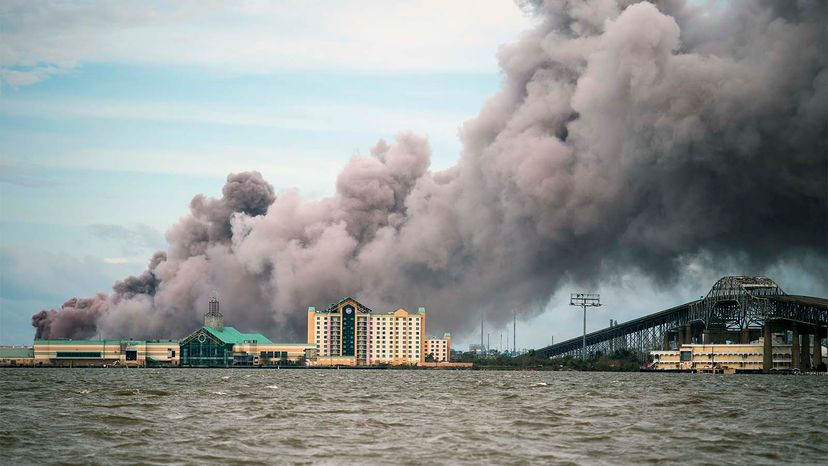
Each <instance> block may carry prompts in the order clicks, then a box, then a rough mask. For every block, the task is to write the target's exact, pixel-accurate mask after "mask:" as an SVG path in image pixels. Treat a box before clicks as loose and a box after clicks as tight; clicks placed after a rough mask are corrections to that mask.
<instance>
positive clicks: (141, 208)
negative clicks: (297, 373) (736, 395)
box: [0, 0, 824, 348]
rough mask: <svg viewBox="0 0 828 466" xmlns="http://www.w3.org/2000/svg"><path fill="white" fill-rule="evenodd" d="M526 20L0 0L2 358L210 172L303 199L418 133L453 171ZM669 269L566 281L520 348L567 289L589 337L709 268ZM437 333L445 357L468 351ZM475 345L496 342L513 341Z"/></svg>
mask: <svg viewBox="0 0 828 466" xmlns="http://www.w3.org/2000/svg"><path fill="white" fill-rule="evenodd" d="M472 12H473V14H472ZM534 21H536V19H534V18H533V17H531V16H530V15H527V14H526V13H525V12H524V11H521V9H519V8H518V7H517V6H515V5H514V4H513V3H511V2H507V1H467V0H458V1H451V2H441V1H427V0H420V1H409V2H383V1H374V2H371V1H360V2H324V3H323V2H314V1H284V2H255V1H254V2H239V3H232V4H228V3H224V2H201V1H199V2H175V3H168V2H134V3H128V4H124V3H119V4H113V3H103V4H98V3H88V2H72V3H63V2H57V3H54V4H48V5H47V4H40V3H35V4H32V3H30V2H4V3H3V5H2V6H0V63H2V70H0V78H2V79H1V80H0V344H3V345H20V344H29V343H31V341H32V336H33V331H34V330H33V328H32V327H31V315H32V314H33V313H35V312H37V311H39V310H41V309H47V308H54V307H57V306H60V304H61V303H62V302H63V301H65V300H66V299H67V298H68V297H71V296H78V297H81V296H91V295H94V293H95V292H98V291H108V290H110V288H111V286H112V284H113V283H114V282H115V281H116V280H119V279H122V278H123V277H125V276H127V275H135V274H139V273H141V272H142V271H143V270H144V269H145V268H146V265H147V261H148V260H149V258H150V256H151V255H152V253H153V252H155V251H157V250H159V249H164V248H165V245H166V240H165V237H164V234H165V232H166V230H167V228H169V227H170V226H171V225H172V224H173V223H175V222H176V221H177V220H178V219H179V218H180V217H182V216H183V215H185V214H186V213H187V212H188V204H189V202H190V200H191V199H192V198H193V196H194V195H196V194H198V193H203V194H205V195H208V196H219V195H220V193H221V189H222V186H223V184H224V182H225V178H226V176H227V174H228V173H231V172H240V171H248V170H256V171H259V172H261V173H262V175H263V177H264V179H265V180H267V181H268V182H270V183H271V184H272V185H273V186H274V188H275V191H276V192H277V194H278V193H283V192H286V191H288V190H296V191H298V192H299V193H300V194H301V195H302V196H303V197H305V198H309V199H321V198H323V197H325V196H329V195H331V194H332V193H333V192H334V189H335V186H336V178H337V174H338V173H339V172H340V171H341V170H342V169H343V167H345V165H346V164H347V163H348V161H349V160H350V158H351V157H352V156H353V155H354V154H365V153H367V152H368V150H369V148H370V147H372V146H373V145H374V144H375V143H376V142H377V140H378V139H380V138H385V139H392V138H393V136H394V135H395V134H397V133H398V132H399V131H401V130H410V131H413V132H415V133H418V134H422V135H425V136H427V137H428V140H429V143H430V145H431V149H432V154H433V155H432V158H431V170H434V171H436V170H441V169H445V168H448V167H451V166H452V165H453V164H455V163H456V161H457V160H458V158H459V155H460V151H461V143H460V140H459V139H458V130H459V128H460V127H461V125H462V124H463V122H464V121H467V120H469V119H470V118H472V117H474V116H475V115H477V113H478V112H479V111H480V109H481V108H482V107H483V105H484V104H485V103H486V101H487V99H488V98H489V97H491V96H492V95H493V94H494V93H495V92H496V91H497V89H498V88H499V87H500V84H501V79H502V75H501V72H500V68H499V66H498V62H497V51H498V49H499V47H501V46H502V45H503V44H507V43H510V42H513V41H514V40H516V39H517V38H518V37H519V36H520V34H521V33H522V32H523V31H525V30H527V29H528V28H529V27H531V26H532V24H533V22H534ZM724 268H727V267H724ZM685 270H686V272H685V274H686V275H687V280H686V284H682V282H680V283H679V285H678V286H675V287H671V288H669V289H662V288H660V287H659V286H658V285H656V284H654V283H652V282H651V281H650V280H649V279H646V278H644V277H641V276H639V275H637V274H636V273H635V271H630V272H629V275H620V276H618V277H617V279H616V280H615V281H610V282H607V283H605V284H604V285H602V286H601V287H600V289H596V290H581V289H574V288H573V287H574V285H573V287H567V286H564V287H562V288H561V290H560V291H559V292H558V293H557V294H555V295H554V296H553V297H552V299H551V300H550V302H549V304H548V305H547V306H546V310H545V311H544V312H543V313H541V314H539V315H536V316H535V317H532V318H531V319H523V318H522V319H521V320H520V321H518V328H517V334H518V346H519V347H524V348H528V347H539V346H543V345H546V344H548V343H550V342H551V341H552V339H553V338H554V339H555V341H562V340H564V339H567V338H571V337H574V336H577V335H578V334H579V333H580V329H581V314H580V311H579V310H578V309H575V308H570V307H569V306H568V293H569V292H570V291H572V292H575V291H600V292H601V293H602V296H603V298H604V302H605V306H604V307H602V308H599V309H597V310H594V311H590V320H589V324H588V329H591V330H595V329H599V328H603V327H605V326H606V325H607V323H608V322H609V320H610V319H615V320H621V321H624V320H628V319H631V318H635V317H639V316H641V315H645V314H649V313H651V312H655V311H658V310H661V309H663V308H666V307H671V306H674V305H677V304H681V303H683V302H686V301H689V300H691V299H695V298H697V297H698V296H699V295H703V294H705V293H706V292H707V288H709V286H712V284H713V282H714V281H715V280H716V279H717V278H719V274H720V273H721V270H722V268H721V267H720V268H719V269H717V270H716V271H715V272H713V271H709V270H706V269H704V268H703V267H696V268H694V267H693V266H692V264H691V265H690V266H689V267H687V268H686V269H685ZM733 271H734V272H742V271H740V270H738V266H736V265H734V267H733ZM775 271H776V277H775V278H777V281H779V282H780V284H781V285H782V286H783V288H786V286H787V288H786V291H789V292H795V293H803V294H817V293H820V292H822V291H823V290H824V284H822V283H817V282H816V281H814V280H813V279H806V280H801V279H800V278H801V276H800V274H799V272H798V269H797V266H796V265H791V266H790V267H787V266H785V265H784V264H782V265H780V266H777V269H776V270H775ZM786 279H788V280H789V281H788V283H786V282H785V280H786ZM700 283H707V284H708V285H707V288H699V284H700ZM356 298H357V299H359V297H358V296H357V297H356ZM318 304H321V303H308V305H318ZM365 304H366V305H369V306H371V303H370V302H368V303H365ZM225 309H232V304H229V303H228V304H227V305H226V307H225ZM227 312H228V313H231V312H232V311H231V310H228V311H227ZM246 330H255V329H246ZM452 330H455V329H429V332H430V333H434V334H442V333H443V331H452ZM455 333H456V334H457V338H456V339H455V342H456V343H457V344H458V345H459V346H461V347H465V346H467V345H468V344H469V343H474V342H476V341H477V339H478V338H479V335H478V334H477V332H475V331H472V332H471V333H469V332H467V331H464V332H459V333H457V332H456V331H455ZM485 333H487V334H490V341H491V344H492V346H493V347H494V346H498V345H499V344H500V341H501V340H500V338H501V335H502V338H503V341H504V344H505V340H506V338H507V336H506V335H507V334H508V335H510V337H509V338H511V334H512V329H511V328H508V327H501V328H491V327H490V326H486V330H485ZM170 337H177V336H176V335H170Z"/></svg>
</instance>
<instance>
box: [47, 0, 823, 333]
mask: <svg viewBox="0 0 828 466" xmlns="http://www.w3.org/2000/svg"><path fill="white" fill-rule="evenodd" d="M630 3H631V2H613V1H609V0H595V1H590V2H582V1H577V2H576V1H572V2H569V1H562V0H561V1H551V0H549V1H545V2H542V3H537V4H531V5H529V6H528V7H527V9H528V10H530V11H531V12H532V14H534V15H536V16H537V18H538V25H537V27H535V28H533V29H532V30H530V31H527V32H526V33H525V34H523V36H522V37H521V38H520V39H519V40H518V41H517V42H515V43H513V44H510V45H507V46H504V47H503V48H502V49H501V50H500V52H499V60H500V63H501V67H502V69H503V83H502V88H501V89H500V91H499V92H498V93H497V94H496V95H495V96H493V97H492V98H491V99H490V100H489V101H488V102H487V103H486V104H485V106H484V108H483V109H482V111H481V112H480V114H479V115H478V116H477V117H476V118H474V119H473V120H471V121H469V122H467V123H465V124H464V125H463V128H462V131H461V138H462V141H463V147H464V149H463V153H462V155H461V158H460V160H459V162H458V163H457V165H455V166H454V167H452V168H450V169H448V170H445V171H441V172H431V171H429V168H428V167H429V161H430V149H429V145H428V143H427V141H426V140H425V139H424V138H422V137H419V136H416V135H413V134H407V133H401V134H400V135H398V136H397V138H396V141H395V142H394V143H392V144H388V143H386V142H384V141H380V142H379V143H378V144H377V145H376V147H374V148H373V150H372V151H371V155H370V156H355V157H353V158H352V159H351V161H350V162H349V163H348V165H347V166H346V168H345V169H344V170H343V171H342V173H341V174H340V175H339V178H338V180H337V191H336V194H335V195H334V196H332V197H330V198H326V199H323V200H321V201H318V202H309V201H305V200H303V199H301V198H300V197H299V196H298V194H296V193H294V192H287V193H284V194H282V195H280V196H279V198H278V199H277V198H276V196H274V194H273V188H272V187H271V186H270V185H269V184H267V183H266V182H265V181H264V180H263V179H262V177H261V176H260V175H259V174H258V173H255V172H253V173H241V174H236V175H230V176H229V177H228V180H227V184H226V185H225V187H224V190H223V197H222V198H220V199H211V198H206V197H204V196H202V195H199V196H196V197H195V198H194V199H193V201H192V202H191V204H190V215H188V216H185V217H183V218H182V219H181V220H180V221H179V222H178V223H177V224H176V225H174V226H173V227H171V228H170V229H169V231H168V232H167V234H166V238H167V241H168V243H169V247H168V250H167V253H166V256H165V255H163V253H159V254H156V256H155V257H154V258H153V260H152V262H151V263H150V266H149V268H148V270H147V271H146V272H145V273H144V274H142V275H140V276H138V277H130V278H127V279H126V280H124V281H122V282H118V283H117V284H116V285H115V288H114V294H113V295H112V296H109V297H107V296H104V295H98V296H97V297H95V298H89V300H78V301H69V302H67V303H66V304H65V305H64V307H63V308H62V310H60V311H57V312H56V311H54V310H52V311H43V312H41V313H39V314H36V315H35V316H34V317H33V325H34V326H35V327H37V337H38V338H41V337H42V338H47V337H65V336H89V335H92V334H94V333H95V332H102V333H103V334H104V335H105V336H108V337H119V336H132V337H152V336H163V337H176V336H180V335H182V334H184V333H185V332H187V331H188V330H191V329H192V328H193V327H194V326H196V325H197V324H198V322H199V318H200V315H201V314H202V313H203V312H204V307H205V303H206V300H207V297H208V296H210V295H211V294H213V293H214V292H215V293H218V295H219V297H220V298H221V300H222V302H223V304H224V306H223V309H226V310H227V311H226V314H227V319H228V323H230V324H231V325H232V324H235V325H238V326H240V327H243V328H245V329H257V330H261V331H265V332H270V334H271V335H273V336H275V337H277V338H296V339H302V338H304V335H305V309H306V308H307V306H308V305H316V306H320V305H324V304H326V303H328V302H331V301H334V300H335V299H337V298H339V297H341V296H344V295H351V296H354V297H356V298H357V299H359V300H361V301H362V302H364V303H365V304H367V305H369V306H372V307H374V308H376V309H378V310H388V309H392V308H396V307H399V306H402V307H407V308H416V306H421V305H424V306H427V307H428V308H429V324H428V326H429V328H430V329H436V330H435V331H439V330H440V329H450V330H452V331H455V332H460V333H461V332H462V331H464V330H472V329H473V328H475V327H476V324H474V322H478V321H479V320H478V319H479V318H480V316H481V314H484V313H485V314H487V318H488V319H490V320H495V321H500V322H503V321H506V320H508V319H509V318H510V317H511V312H510V310H511V309H518V310H520V312H522V313H523V314H524V315H527V316H528V315H531V314H533V313H536V312H538V311H539V310H540V309H541V308H542V307H543V305H544V304H545V303H546V301H547V300H548V299H549V297H550V296H551V294H552V293H554V292H555V291H556V288H557V287H558V286H559V285H560V284H561V283H563V282H564V281H576V282H584V283H591V282H595V281H597V280H600V279H602V278H607V277H611V276H613V275H614V274H616V273H618V272H619V271H624V270H634V271H637V272H639V273H642V274H645V275H646V276H649V277H652V278H653V279H655V280H657V281H661V282H663V283H666V284H669V283H670V282H671V281H673V280H675V278H676V277H677V275H678V274H679V273H681V272H682V267H683V266H684V264H686V263H687V261H688V260H689V259H692V258H693V257H697V256H702V255H706V256H708V257H709V256H710V255H714V256H716V257H722V258H728V259H729V260H735V261H737V262H738V263H741V264H744V267H745V269H746V270H750V271H762V270H765V269H767V268H768V267H771V266H772V265H774V264H779V263H780V262H788V263H789V262H791V261H793V262H796V261H799V260H803V261H804V260H805V259H806V258H810V260H811V262H813V260H812V259H813V257H822V258H825V257H826V256H827V255H828V248H827V247H826V241H825V238H826V231H827V230H828V200H827V199H826V197H828V157H827V156H826V154H828V96H827V95H826V89H828V73H826V51H828V47H826V32H825V31H826V13H828V12H826V5H825V3H824V2H822V1H812V2H808V1H798V2H789V1H782V2H728V3H727V4H723V5H720V4H718V3H710V4H705V5H695V4H686V3H684V2H682V1H665V2H659V3H657V4H656V5H653V4H649V3H637V4H630ZM816 262H818V263H820V265H818V266H817V270H816V271H815V272H814V273H817V274H822V276H825V273H826V265H825V262H826V261H816ZM81 302H82V303H83V304H81Z"/></svg>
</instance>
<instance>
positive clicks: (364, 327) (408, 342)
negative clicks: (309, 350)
mask: <svg viewBox="0 0 828 466" xmlns="http://www.w3.org/2000/svg"><path fill="white" fill-rule="evenodd" d="M425 317H426V312H425V308H424V307H421V308H419V310H418V312H417V313H416V314H414V313H410V312H408V311H406V310H405V309H397V310H396V311H390V312H386V313H378V312H374V311H373V310H371V309H369V308H368V307H366V306H364V305H362V304H361V303H359V302H358V301H356V300H355V299H353V298H349V297H345V298H342V299H341V300H339V301H338V302H336V303H333V304H331V305H330V306H328V308H326V309H325V310H323V311H317V310H316V308H315V307H309V308H308V344H311V345H313V347H314V348H315V349H316V351H317V355H318V357H317V361H316V364H317V365H346V366H370V365H379V364H392V365H400V364H412V365H413V364H419V363H422V362H424V361H425V355H424V354H423V335H424V332H425Z"/></svg>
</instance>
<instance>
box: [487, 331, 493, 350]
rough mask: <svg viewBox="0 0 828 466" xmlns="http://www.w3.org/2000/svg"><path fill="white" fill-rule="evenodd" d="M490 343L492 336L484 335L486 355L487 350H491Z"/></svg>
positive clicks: (489, 334)
mask: <svg viewBox="0 0 828 466" xmlns="http://www.w3.org/2000/svg"><path fill="white" fill-rule="evenodd" d="M491 342H492V334H491V333H487V334H486V355H488V354H489V349H490V348H491Z"/></svg>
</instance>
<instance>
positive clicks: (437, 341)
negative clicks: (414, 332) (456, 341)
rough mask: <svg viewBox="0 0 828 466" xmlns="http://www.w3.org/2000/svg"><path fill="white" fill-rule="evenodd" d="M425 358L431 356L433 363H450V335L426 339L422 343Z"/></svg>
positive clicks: (445, 334)
mask: <svg viewBox="0 0 828 466" xmlns="http://www.w3.org/2000/svg"><path fill="white" fill-rule="evenodd" d="M423 354H425V356H424V357H425V358H428V357H429V355H431V359H433V362H450V361H451V334H450V333H444V334H443V338H426V339H425V341H424V342H423Z"/></svg>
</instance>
